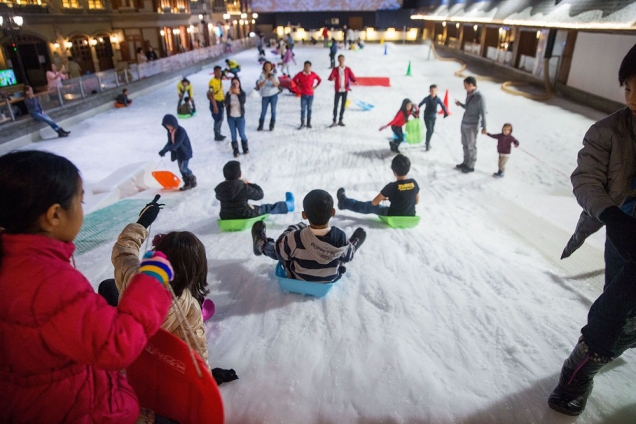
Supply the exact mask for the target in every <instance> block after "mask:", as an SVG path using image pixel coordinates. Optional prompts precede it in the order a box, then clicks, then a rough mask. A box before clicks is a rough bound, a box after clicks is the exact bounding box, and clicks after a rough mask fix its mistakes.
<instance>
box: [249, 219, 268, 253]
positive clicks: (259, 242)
mask: <svg viewBox="0 0 636 424" xmlns="http://www.w3.org/2000/svg"><path fill="white" fill-rule="evenodd" d="M266 228H267V227H266V226H265V223H264V222H263V221H256V222H255V223H254V225H252V248H253V249H254V254H255V255H256V256H261V255H262V254H263V246H265V243H266V242H267V234H266V233H265V230H266Z"/></svg>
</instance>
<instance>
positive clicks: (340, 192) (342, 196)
mask: <svg viewBox="0 0 636 424" xmlns="http://www.w3.org/2000/svg"><path fill="white" fill-rule="evenodd" d="M336 198H337V199H338V209H340V210H343V209H344V201H345V199H346V198H347V196H346V195H345V189H344V188H342V187H340V188H339V189H338V191H337V192H336Z"/></svg>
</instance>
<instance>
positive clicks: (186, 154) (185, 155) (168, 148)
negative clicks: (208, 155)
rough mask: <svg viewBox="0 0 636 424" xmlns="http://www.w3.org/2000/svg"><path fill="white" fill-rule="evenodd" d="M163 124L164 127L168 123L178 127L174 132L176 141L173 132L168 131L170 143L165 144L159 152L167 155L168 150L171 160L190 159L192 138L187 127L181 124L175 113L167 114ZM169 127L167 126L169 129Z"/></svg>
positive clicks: (181, 160)
mask: <svg viewBox="0 0 636 424" xmlns="http://www.w3.org/2000/svg"><path fill="white" fill-rule="evenodd" d="M161 125H163V126H164V127H165V126H166V125H171V126H173V127H174V128H176V130H175V132H174V142H173V140H172V134H170V131H168V143H166V145H165V146H164V148H163V149H161V151H160V152H159V154H160V155H161V156H163V155H165V154H166V152H170V153H171V155H170V160H172V161H175V160H178V161H180V162H183V161H184V160H188V159H190V158H191V157H192V146H191V145H190V138H189V137H188V133H187V132H186V130H185V128H183V127H180V126H179V121H178V120H177V118H176V117H175V116H174V115H166V116H164V117H163V121H162V122H161ZM167 129H168V128H166V130H167Z"/></svg>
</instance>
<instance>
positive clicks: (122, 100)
mask: <svg viewBox="0 0 636 424" xmlns="http://www.w3.org/2000/svg"><path fill="white" fill-rule="evenodd" d="M131 103H132V100H130V99H129V98H128V89H127V88H124V89H123V90H122V92H121V94H120V95H119V96H117V97H116V98H115V107H128V106H130V104H131Z"/></svg>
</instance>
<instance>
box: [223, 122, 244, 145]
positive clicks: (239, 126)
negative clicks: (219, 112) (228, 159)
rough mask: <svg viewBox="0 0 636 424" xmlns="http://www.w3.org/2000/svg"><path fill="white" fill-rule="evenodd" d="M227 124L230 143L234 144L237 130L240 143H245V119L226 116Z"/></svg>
mask: <svg viewBox="0 0 636 424" xmlns="http://www.w3.org/2000/svg"><path fill="white" fill-rule="evenodd" d="M227 124H228V125H229V126H230V136H231V137H232V142H234V143H236V130H238V133H239V135H240V136H241V141H247V137H246V136H245V118H243V117H240V116H239V117H238V118H234V117H232V116H228V117H227Z"/></svg>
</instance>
